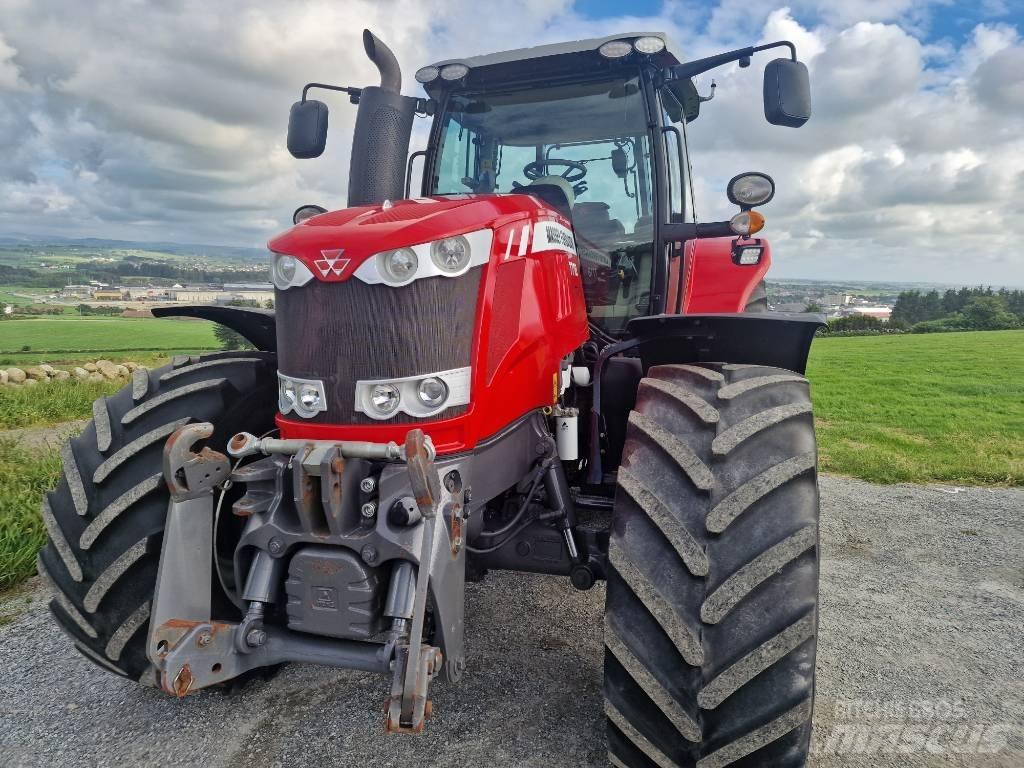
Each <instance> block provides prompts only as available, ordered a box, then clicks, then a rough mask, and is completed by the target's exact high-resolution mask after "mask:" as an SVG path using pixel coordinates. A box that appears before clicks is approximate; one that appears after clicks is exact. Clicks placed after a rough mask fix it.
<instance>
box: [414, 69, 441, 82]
mask: <svg viewBox="0 0 1024 768" xmlns="http://www.w3.org/2000/svg"><path fill="white" fill-rule="evenodd" d="M440 74H441V72H440V70H438V68H437V67H421V68H420V69H417V70H416V82H417V83H424V84H426V83H431V82H433V81H434V80H437V76H438V75H440Z"/></svg>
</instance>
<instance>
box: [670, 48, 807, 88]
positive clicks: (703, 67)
mask: <svg viewBox="0 0 1024 768" xmlns="http://www.w3.org/2000/svg"><path fill="white" fill-rule="evenodd" d="M782 47H787V48H789V52H790V55H791V56H792V58H793V61H796V46H795V45H793V43H791V42H789V41H788V40H780V41H779V42H777V43H768V44H766V45H758V46H748V47H746V48H737V49H736V50H734V51H726V52H725V53H720V54H718V55H717V56H708V57H707V58H706V59H696V60H694V61H688V62H686V63H685V64H676V65H675V66H674V67H669V68H668V72H670V73H671V77H672V79H675V80H680V79H683V78H687V77H695V76H697V75H700V74H703V73H704V72H707V71H708V70H711V69H714V68H715V67H720V66H722V65H723V64H730V63H732V62H734V61H740V62H741V64H740V66H746V65H744V64H742V60H743V59H747V60H749V59H750V57H751V56H753V55H754V54H755V53H758V52H760V51H767V50H769V49H771V48H782ZM747 63H748V64H749V61H748V62H747Z"/></svg>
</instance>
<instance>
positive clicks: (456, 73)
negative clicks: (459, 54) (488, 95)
mask: <svg viewBox="0 0 1024 768" xmlns="http://www.w3.org/2000/svg"><path fill="white" fill-rule="evenodd" d="M468 74H469V67H467V66H466V65H465V64H445V65H444V66H443V67H441V79H442V80H461V79H462V78H464V77H465V76H466V75H468Z"/></svg>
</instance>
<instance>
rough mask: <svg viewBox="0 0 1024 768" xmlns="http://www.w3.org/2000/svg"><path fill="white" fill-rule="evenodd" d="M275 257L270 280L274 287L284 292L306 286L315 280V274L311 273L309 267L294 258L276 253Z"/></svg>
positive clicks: (271, 266)
mask: <svg viewBox="0 0 1024 768" xmlns="http://www.w3.org/2000/svg"><path fill="white" fill-rule="evenodd" d="M273 257H274V260H273V262H272V263H271V265H270V280H271V282H272V283H273V284H274V287H276V288H279V289H280V290H282V291H283V290H286V289H288V288H296V287H298V286H300V285H305V284H306V283H308V282H309V281H310V280H312V279H313V273H312V272H310V271H309V267H307V266H306V265H305V264H303V263H302V262H301V261H299V260H298V259H296V258H295V257H294V256H288V255H287V254H283V253H275V254H274V255H273Z"/></svg>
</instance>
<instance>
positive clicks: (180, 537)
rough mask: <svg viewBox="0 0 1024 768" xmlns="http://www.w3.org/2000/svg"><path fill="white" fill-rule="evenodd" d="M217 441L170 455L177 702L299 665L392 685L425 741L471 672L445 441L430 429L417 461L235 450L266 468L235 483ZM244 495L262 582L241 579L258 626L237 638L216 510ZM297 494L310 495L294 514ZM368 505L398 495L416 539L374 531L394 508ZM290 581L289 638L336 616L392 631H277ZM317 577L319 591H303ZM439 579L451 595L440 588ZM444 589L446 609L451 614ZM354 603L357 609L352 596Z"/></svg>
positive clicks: (154, 646)
mask: <svg viewBox="0 0 1024 768" xmlns="http://www.w3.org/2000/svg"><path fill="white" fill-rule="evenodd" d="M212 433H213V427H212V426H211V425H210V424H192V425H188V426H185V427H182V428H181V429H179V430H178V431H177V432H175V433H174V434H173V435H171V437H170V439H169V440H168V442H167V445H166V447H165V449H164V477H165V480H166V482H167V486H168V488H169V489H170V492H171V501H170V504H169V508H168V511H167V524H166V528H165V532H164V538H163V549H162V552H161V558H160V567H159V574H158V578H157V586H156V595H155V598H154V607H153V615H152V620H151V624H150V627H151V629H150V637H149V648H148V653H149V658H150V660H151V661H152V662H153V664H154V666H155V667H156V669H157V670H158V674H159V681H160V685H161V687H162V688H163V689H164V690H165V691H167V692H168V693H171V694H174V695H177V696H185V695H187V694H189V693H193V692H195V691H197V690H200V689H202V688H205V687H207V686H210V685H216V684H218V683H224V682H225V681H227V680H230V679H232V678H234V677H236V676H238V675H241V674H243V673H244V672H247V671H249V670H252V669H255V668H258V667H265V666H271V665H274V664H279V663H281V662H287V661H299V662H309V663H315V664H324V665H329V666H334V667H342V668H348V669H358V670H365V671H370V672H379V673H388V672H391V673H392V675H393V679H392V685H391V695H390V697H389V698H388V701H387V719H386V727H387V729H388V730H389V731H394V732H410V733H417V732H420V731H422V729H423V725H424V719H425V718H426V717H429V715H430V712H431V702H430V699H429V696H428V686H429V684H430V681H431V680H432V679H433V678H434V677H435V676H436V675H437V674H439V673H440V672H441V671H442V669H444V671H445V672H446V674H447V676H448V677H449V678H450V679H457V678H458V677H459V676H460V675H461V672H462V670H463V668H464V666H465V663H464V659H463V656H462V635H461V632H462V621H461V618H462V586H463V579H462V571H463V570H464V560H463V558H464V555H463V546H462V544H463V542H462V534H461V529H462V520H463V504H464V501H463V494H462V488H461V486H460V485H459V484H458V483H455V482H447V483H444V484H442V482H441V480H440V476H439V474H438V470H437V468H436V467H435V465H434V450H433V446H432V445H431V443H430V439H429V438H428V437H426V436H425V435H424V434H423V432H422V431H421V430H419V429H414V430H412V431H410V432H409V433H408V435H407V438H406V443H405V445H404V446H398V445H396V444H395V443H388V444H378V443H359V442H344V441H341V442H326V441H289V440H273V439H263V440H260V439H257V438H255V437H253V436H251V435H247V434H244V433H243V434H239V435H236V436H235V438H233V439H232V441H231V443H230V444H229V449H228V450H229V452H230V453H231V454H232V455H234V456H236V457H242V456H250V455H258V454H263V455H265V456H266V458H263V459H260V460H257V461H254V462H252V463H250V464H248V465H246V466H245V467H241V468H236V469H235V471H234V472H232V471H231V467H230V462H229V459H228V457H227V456H224V455H223V454H221V453H218V452H216V451H213V450H210V449H209V448H205V449H203V450H201V451H199V452H198V453H196V452H193V450H192V449H193V447H194V446H195V444H196V443H198V442H200V441H202V440H205V439H207V438H209V437H210V436H211V435H212ZM403 462H404V465H405V466H404V471H402V469H403V468H402V466H401V464H402V463H403ZM368 471H369V472H371V473H370V474H367V472H368ZM289 473H290V474H291V475H292V479H291V482H290V483H289V482H288V481H287V475H288V474H289ZM374 473H375V474H374ZM360 475H361V476H362V477H361V478H360V477H359V476H360ZM403 476H404V477H403ZM455 476H456V477H457V476H458V475H457V470H456V475H455ZM232 482H234V483H245V484H246V485H247V488H248V492H247V493H246V494H245V496H243V497H242V498H241V499H239V500H238V501H237V502H236V503H235V505H234V507H233V511H234V513H235V514H236V515H239V516H242V517H244V518H247V520H246V523H245V531H244V532H243V535H242V542H243V544H244V548H245V549H246V552H245V554H244V556H243V557H237V555H236V562H242V563H244V564H245V565H246V566H247V570H246V572H245V573H244V574H241V573H237V572H236V576H240V577H243V578H240V579H239V580H238V583H239V584H244V589H243V590H242V592H241V594H240V595H239V596H237V597H236V598H233V599H235V602H236V604H237V605H238V607H239V609H240V611H241V613H242V618H241V620H240V621H237V622H232V621H223V620H215V619H214V618H213V616H212V608H213V594H212V588H211V585H212V584H214V583H215V579H214V573H213V569H214V559H215V557H216V546H215V544H216V542H215V536H216V530H215V527H216V513H215V508H216V504H215V501H216V499H215V497H216V494H217V492H218V490H222V489H223V488H225V486H228V485H230V483H232ZM317 482H318V483H319V486H320V493H316V490H317V489H316V487H315V486H316V484H317ZM381 485H384V486H387V487H378V486H381ZM288 490H293V491H294V493H293V495H291V496H292V497H291V498H289V496H290V494H289V493H288ZM353 491H355V492H354V493H353ZM367 491H376V492H378V493H379V498H380V499H383V498H385V494H387V496H388V497H400V498H401V501H402V502H403V503H405V504H406V505H407V506H409V507H414V511H412V513H411V517H413V518H416V520H414V522H415V524H414V525H408V526H405V527H397V526H393V525H391V524H390V523H389V522H388V521H386V520H384V519H377V516H376V515H372V516H368V515H367V510H368V509H371V507H372V508H373V509H374V510H375V509H376V507H375V506H374V505H376V504H377V503H379V502H372V501H371V502H363V501H362V499H363V498H364V497H365V494H366V492H367ZM403 492H404V493H405V495H404V496H402V494H403ZM395 503H398V498H396V502H395ZM353 513H354V514H353ZM383 517H385V516H381V518H383ZM449 518H450V519H451V526H450V527H449V525H447V524H446V520H448V519H449ZM291 523H295V524H291ZM379 532H386V533H387V535H386V536H381V535H379ZM324 544H328V545H331V544H333V545H335V546H336V550H335V549H327V548H325V547H324ZM242 548H243V547H240V548H239V549H242ZM325 564H326V565H325ZM385 564H387V565H390V569H388V568H386V567H384V566H385ZM286 571H287V573H288V584H287V585H286V590H287V592H288V595H287V601H288V603H289V605H288V608H287V617H288V624H289V626H299V625H301V623H302V621H301V620H302V619H303V617H306V616H308V615H309V614H310V613H323V614H326V615H328V617H329V618H328V619H326V620H328V621H329V620H330V617H340V618H341V619H344V617H351V616H353V615H356V616H359V615H363V614H366V613H367V612H369V611H376V612H378V614H379V615H378V616H365V615H363V618H365V619H366V624H365V625H360V626H357V627H350V626H345V625H344V623H342V624H341V625H339V626H336V627H333V628H328V629H326V630H323V631H322V632H321V633H320V634H310V633H306V632H303V631H293V629H285V628H284V627H282V626H281V623H280V621H277V622H270V621H266V619H267V618H268V617H269V616H270V615H271V614H275V615H276V616H278V617H280V616H281V610H280V602H281V596H280V584H281V582H282V581H283V580H284V574H285V572H286ZM310 571H317V572H318V573H309V572H310ZM303 573H306V574H308V575H307V576H306V577H305V578H306V581H307V582H308V583H299V582H300V581H301V580H302V574H303ZM339 574H340V575H339ZM385 576H387V577H389V579H388V581H387V583H386V589H385V585H384V584H383V583H380V585H379V588H378V586H377V585H378V582H383V579H384V577H385ZM435 579H436V580H437V582H438V584H433V583H432V582H433V581H434V580H435ZM339 584H341V585H342V587H341V588H339V586H338V585H339ZM439 586H440V587H441V588H444V590H445V593H446V597H445V599H441V600H439V599H438V598H437V595H436V593H435V590H436V589H437V588H438V587H439ZM346 587H347V590H348V592H349V593H353V594H340V593H339V592H344V591H345V589H346ZM432 593H433V600H431V599H430V598H431V597H432ZM296 603H299V604H296ZM439 607H440V610H439ZM428 611H432V614H431V615H430V616H429V617H428ZM428 618H430V619H433V621H434V622H435V623H439V622H443V624H442V626H443V628H444V630H446V631H443V632H435V634H436V636H437V637H439V638H442V640H441V643H440V644H441V645H442V646H443V647H436V646H434V645H431V644H430V642H427V634H426V632H425V629H426V627H427V622H428ZM305 621H306V622H307V624H308V622H309V621H310V619H308V618H306V619H305ZM388 622H389V623H388ZM376 629H379V630H381V631H375V630H376ZM323 634H332V635H334V636H333V637H324V636H322V635H323ZM345 635H350V636H352V635H355V636H358V637H365V639H351V637H345ZM371 636H372V637H371ZM446 655H447V657H448V658H447V664H445V663H444V661H445V656H446Z"/></svg>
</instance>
